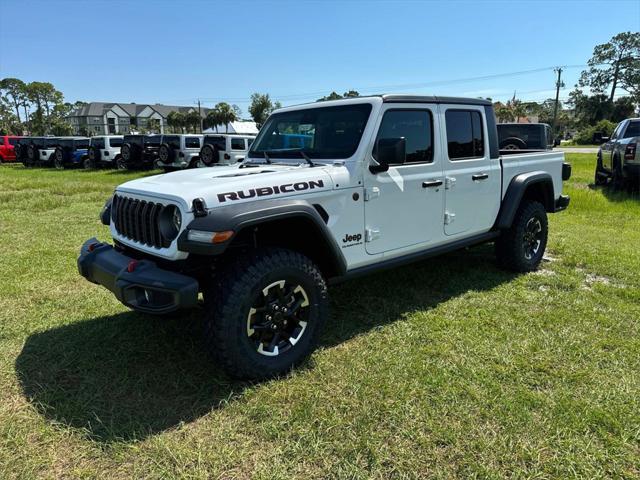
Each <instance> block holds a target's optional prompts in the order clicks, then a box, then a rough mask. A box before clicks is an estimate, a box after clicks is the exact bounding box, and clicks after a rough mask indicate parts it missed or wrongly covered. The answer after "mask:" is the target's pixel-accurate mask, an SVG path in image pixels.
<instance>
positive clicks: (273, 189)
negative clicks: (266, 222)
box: [218, 180, 324, 203]
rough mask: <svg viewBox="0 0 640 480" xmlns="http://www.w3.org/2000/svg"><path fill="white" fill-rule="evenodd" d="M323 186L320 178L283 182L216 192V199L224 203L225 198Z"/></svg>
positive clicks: (258, 195) (277, 193)
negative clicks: (235, 190)
mask: <svg viewBox="0 0 640 480" xmlns="http://www.w3.org/2000/svg"><path fill="white" fill-rule="evenodd" d="M322 187H324V182H323V181H322V180H311V181H310V182H297V183H285V184H284V185H274V186H273V187H260V188H250V189H249V190H238V191H237V192H226V193H219V194H218V201H219V202H220V203H224V202H226V201H227V200H243V199H247V198H254V197H266V196H269V195H279V194H282V193H294V192H301V191H303V190H313V189H314V188H322Z"/></svg>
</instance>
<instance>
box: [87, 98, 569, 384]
mask: <svg viewBox="0 0 640 480" xmlns="http://www.w3.org/2000/svg"><path fill="white" fill-rule="evenodd" d="M570 174H571V168H570V165H568V164H566V163H565V162H564V154H563V153H562V152H550V151H541V152H527V153H521V152H518V151H517V150H509V151H505V152H502V154H501V152H500V151H499V145H498V135H497V129H496V121H495V117H494V112H493V106H492V104H491V102H489V101H485V100H478V99H469V98H450V97H424V96H410V95H383V96H372V97H358V98H353V99H344V100H337V101H327V102H322V103H314V104H311V105H301V106H295V107H287V108H283V109H280V110H277V111H276V112H274V113H273V114H272V115H271V116H270V117H269V119H268V120H267V122H266V123H265V125H264V126H263V127H262V129H261V131H260V133H259V135H258V137H257V138H256V139H255V141H254V142H253V144H252V146H251V149H250V151H249V153H248V156H247V158H246V159H245V160H244V161H243V162H242V163H239V164H236V165H229V166H220V167H216V168H210V169H194V170H185V171H180V172H175V173H171V174H166V175H158V176H154V177H146V178H140V179H138V180H133V181H130V182H127V183H125V184H123V185H120V186H119V187H117V189H116V191H115V193H114V195H113V197H112V198H110V199H109V200H108V201H107V203H106V204H105V208H104V210H103V212H102V214H101V218H102V222H103V223H104V224H105V225H109V227H110V230H111V235H112V237H113V240H114V245H110V244H107V243H102V242H99V241H98V240H96V239H95V238H92V239H90V240H88V241H87V242H85V244H84V245H83V246H82V249H81V253H80V257H79V258H78V268H79V271H80V273H81V274H82V275H83V276H84V277H86V278H87V279H88V280H90V281H92V282H94V283H98V284H102V285H103V286H105V287H106V288H108V289H109V290H111V291H112V292H113V293H114V294H115V296H116V297H117V298H118V299H119V300H120V301H122V302H123V303H124V304H125V305H127V306H129V307H130V308H133V309H135V310H139V311H143V312H150V313H165V312H169V311H174V310H177V309H179V308H186V307H192V306H194V305H196V303H197V299H198V294H199V292H203V294H204V299H205V322H206V325H207V328H206V332H207V333H206V337H207V341H208V343H209V345H210V346H211V351H212V352H213V353H214V355H215V357H216V358H217V359H218V360H219V361H220V363H221V364H222V365H223V366H224V367H225V368H226V369H227V370H228V371H229V373H230V374H231V375H234V376H239V377H244V378H265V377H269V376H272V375H275V374H278V373H281V372H285V371H287V370H288V369H290V368H291V367H292V366H293V365H295V364H297V363H299V362H300V361H302V360H303V359H304V358H305V357H306V356H308V355H309V354H310V352H311V351H312V350H313V348H314V345H315V344H316V341H317V339H318V336H319V332H320V330H321V328H322V325H323V323H324V321H325V319H326V317H327V315H328V299H327V283H328V282H329V281H331V282H336V281H342V280H346V279H349V278H353V277H356V276H359V275H363V274H367V273H371V272H375V271H378V270H380V269H384V268H390V267H394V266H398V265H402V264H405V263H408V262H412V261H416V260H420V259H424V258H427V257H429V256H433V255H437V254H440V253H444V252H447V251H451V250H455V249H459V248H463V247H467V246H470V245H475V244H479V243H483V242H495V244H496V253H497V256H498V260H499V263H500V264H501V265H503V266H505V267H507V268H509V269H511V270H514V271H518V272H527V271H531V270H534V269H535V268H537V266H538V265H539V263H540V261H541V259H542V256H543V254H544V251H545V247H546V244H547V235H548V223H547V214H548V213H553V212H557V211H559V210H563V209H565V208H566V207H567V206H568V204H569V198H568V196H565V195H563V194H562V182H563V180H566V179H568V178H569V176H570ZM469 268H473V265H470V267H469Z"/></svg>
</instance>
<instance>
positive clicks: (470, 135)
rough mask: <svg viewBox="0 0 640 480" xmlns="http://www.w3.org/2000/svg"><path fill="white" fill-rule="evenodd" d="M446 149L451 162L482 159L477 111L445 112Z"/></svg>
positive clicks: (482, 143)
mask: <svg viewBox="0 0 640 480" xmlns="http://www.w3.org/2000/svg"><path fill="white" fill-rule="evenodd" d="M445 119H446V124H447V149H448V151H449V158H450V159H451V160H458V159H462V158H477V157H484V133H483V131H482V116H481V115H480V112H478V111H477V110H447V112H446V114H445Z"/></svg>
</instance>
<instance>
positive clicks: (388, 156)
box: [369, 138, 407, 173]
mask: <svg viewBox="0 0 640 480" xmlns="http://www.w3.org/2000/svg"><path fill="white" fill-rule="evenodd" d="M406 151H407V142H406V140H405V139H404V138H380V139H378V142H377V143H376V160H377V161H378V165H370V166H369V171H370V172H371V173H381V172H386V171H387V170H389V165H394V164H402V163H404V162H405V159H406Z"/></svg>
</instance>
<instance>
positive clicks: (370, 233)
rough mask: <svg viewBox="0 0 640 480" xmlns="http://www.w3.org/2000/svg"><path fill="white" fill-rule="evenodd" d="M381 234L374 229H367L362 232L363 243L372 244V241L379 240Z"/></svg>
mask: <svg viewBox="0 0 640 480" xmlns="http://www.w3.org/2000/svg"><path fill="white" fill-rule="evenodd" d="M381 236H382V234H381V233H380V230H378V229H374V228H367V229H366V230H365V231H364V241H365V242H373V241H374V240H376V239H378V238H380V237H381Z"/></svg>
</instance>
